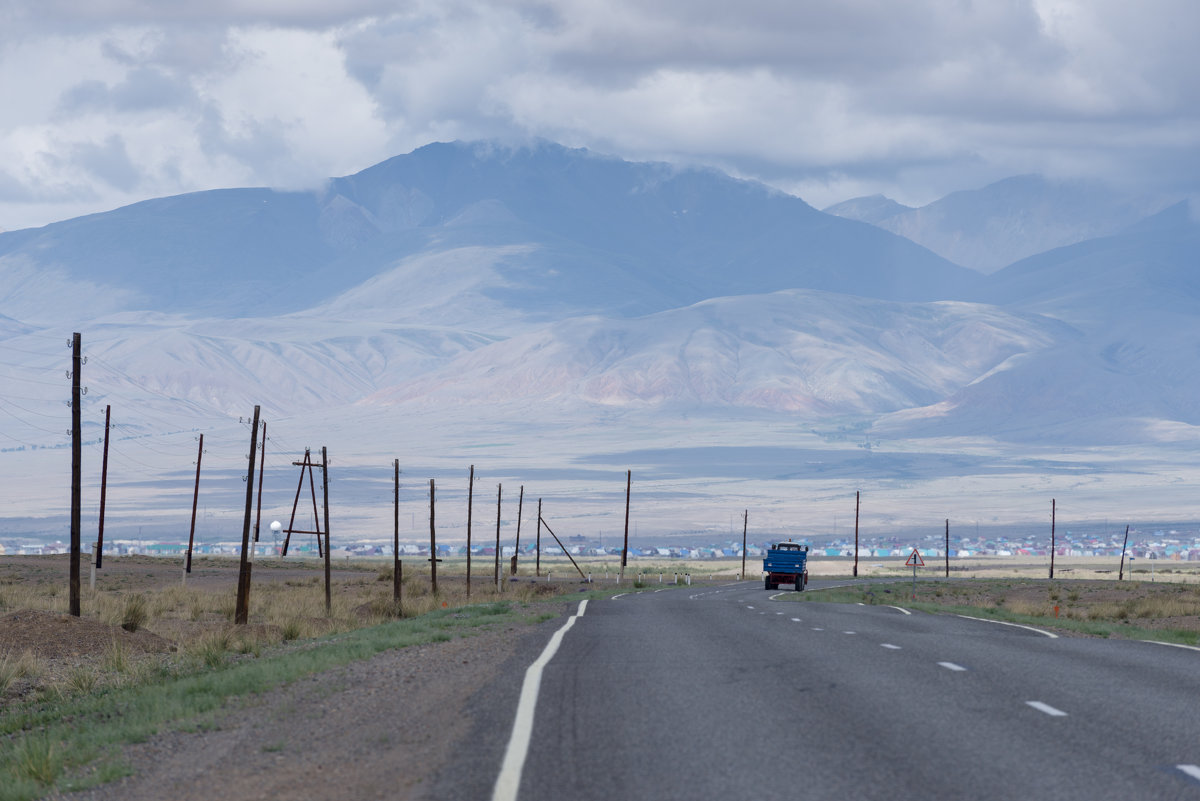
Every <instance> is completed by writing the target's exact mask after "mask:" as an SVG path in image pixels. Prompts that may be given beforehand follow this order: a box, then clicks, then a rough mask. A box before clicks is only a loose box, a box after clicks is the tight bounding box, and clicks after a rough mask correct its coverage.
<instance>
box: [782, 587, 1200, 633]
mask: <svg viewBox="0 0 1200 801" xmlns="http://www.w3.org/2000/svg"><path fill="white" fill-rule="evenodd" d="M861 586H862V587H864V588H865V589H860V588H859V587H837V588H834V589H828V590H806V591H804V592H797V593H788V594H786V595H784V596H783V597H781V598H780V599H779V600H784V601H811V602H817V603H840V604H866V605H868V606H889V605H894V606H903V607H904V608H905V609H915V610H919V611H921V612H928V613H930V614H934V615H939V614H951V615H971V616H973V617H982V618H987V619H988V620H1003V621H1006V622H1009V623H1021V624H1023V625H1026V626H1041V627H1043V628H1047V627H1049V628H1056V629H1063V630H1066V631H1074V632H1077V633H1079V634H1087V635H1090V636H1093V637H1118V638H1122V639H1128V640H1159V641H1161V642H1171V643H1177V644H1179V645H1200V634H1198V633H1197V632H1194V631H1188V630H1186V629H1149V628H1143V627H1140V626H1133V625H1130V624H1127V623H1113V622H1109V621H1105V620H1075V619H1071V618H1066V617H1060V618H1046V617H1040V616H1036V615H1021V614H1017V613H1015V612H1010V611H1008V610H1006V609H1004V608H1003V607H996V606H982V605H981V606H971V605H967V604H937V603H928V602H924V601H913V600H908V596H907V595H906V594H905V593H904V592H893V593H890V594H886V593H883V592H882V591H879V592H875V591H874V589H875V588H877V587H878V585H861Z"/></svg>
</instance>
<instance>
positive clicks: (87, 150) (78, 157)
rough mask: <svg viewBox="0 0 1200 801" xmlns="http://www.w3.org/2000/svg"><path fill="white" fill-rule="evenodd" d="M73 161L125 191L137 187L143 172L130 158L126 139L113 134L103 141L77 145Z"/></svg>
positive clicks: (91, 173) (100, 178)
mask: <svg viewBox="0 0 1200 801" xmlns="http://www.w3.org/2000/svg"><path fill="white" fill-rule="evenodd" d="M71 163H72V164H74V165H76V166H78V167H81V168H82V169H84V170H86V171H87V172H88V173H89V174H90V175H92V176H93V177H95V178H96V179H98V180H99V181H102V182H103V183H104V184H106V185H107V186H110V187H112V188H114V189H118V190H121V191H124V192H128V191H129V190H131V189H133V188H134V187H136V186H137V185H138V183H139V181H140V179H141V173H140V171H139V170H138V168H137V167H136V166H134V163H133V161H132V160H130V158H129V151H128V150H126V148H125V140H124V139H122V138H121V137H120V136H117V135H116V134H113V135H111V136H109V137H108V138H106V139H105V140H104V141H103V142H87V143H82V144H78V145H75V147H74V148H73V151H72V154H71Z"/></svg>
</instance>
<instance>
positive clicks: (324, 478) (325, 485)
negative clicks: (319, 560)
mask: <svg viewBox="0 0 1200 801" xmlns="http://www.w3.org/2000/svg"><path fill="white" fill-rule="evenodd" d="M321 490H322V492H323V493H324V497H323V498H322V501H323V502H324V504H325V614H327V615H328V614H330V613H331V612H333V595H332V594H331V591H330V588H329V549H330V548H331V547H333V546H332V545H331V544H330V542H329V456H328V454H326V453H325V446H324V445H322V446H321Z"/></svg>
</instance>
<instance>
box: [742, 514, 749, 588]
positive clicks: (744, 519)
mask: <svg viewBox="0 0 1200 801" xmlns="http://www.w3.org/2000/svg"><path fill="white" fill-rule="evenodd" d="M749 524H750V510H749V509H745V510H743V511H742V581H745V580H746V527H747V526H748V525H749Z"/></svg>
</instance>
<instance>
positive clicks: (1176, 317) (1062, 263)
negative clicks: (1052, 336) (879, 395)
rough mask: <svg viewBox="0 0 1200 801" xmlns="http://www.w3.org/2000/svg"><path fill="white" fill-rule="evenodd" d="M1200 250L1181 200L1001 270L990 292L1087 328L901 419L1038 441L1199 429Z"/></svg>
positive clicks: (1170, 435) (989, 297)
mask: <svg viewBox="0 0 1200 801" xmlns="http://www.w3.org/2000/svg"><path fill="white" fill-rule="evenodd" d="M1198 257H1200V225H1198V224H1197V223H1196V222H1194V221H1193V220H1192V218H1191V215H1190V214H1189V211H1188V208H1187V205H1186V204H1179V205H1177V206H1174V207H1172V208H1170V209H1167V210H1166V211H1164V212H1162V213H1160V214H1159V215H1156V216H1155V217H1154V218H1151V219H1149V220H1146V221H1144V222H1142V223H1140V224H1138V225H1137V226H1134V227H1133V228H1131V229H1129V230H1128V231H1126V232H1125V233H1122V234H1120V235H1116V236H1111V237H1106V238H1103V239H1097V240H1092V241H1089V242H1083V243H1080V244H1077V245H1072V246H1069V247H1064V248H1059V249H1057V250H1054V251H1050V252H1048V253H1044V254H1040V255H1038V256H1035V257H1032V258H1029V259H1025V260H1023V261H1021V262H1018V263H1016V264H1013V265H1011V266H1009V267H1007V268H1005V269H1004V270H1001V271H1000V272H998V273H996V274H994V275H992V276H990V277H989V281H988V283H987V288H986V289H985V291H984V293H983V296H982V299H983V300H986V301H988V302H990V303H995V304H997V305H1002V306H1005V307H1007V308H1011V309H1023V310H1032V311H1036V312H1039V313H1041V314H1045V315H1048V316H1051V317H1056V318H1059V319H1062V320H1064V321H1066V322H1068V323H1070V324H1071V325H1072V326H1073V327H1075V328H1076V329H1077V330H1078V332H1079V335H1078V336H1074V337H1067V338H1063V339H1061V340H1060V341H1059V342H1058V343H1057V344H1056V345H1055V346H1054V347H1051V348H1047V349H1045V350H1043V351H1041V352H1040V353H1038V354H1036V355H1033V356H1030V357H1028V358H1027V359H1024V360H1020V361H1017V362H1014V363H1013V364H1011V365H1008V369H1005V370H1002V371H998V372H997V373H995V374H993V375H991V376H988V377H987V378H986V379H984V380H981V381H979V382H977V383H975V384H973V385H971V386H969V387H966V388H964V389H963V390H962V391H961V392H959V393H957V394H956V395H954V396H953V397H951V398H949V399H948V400H947V401H946V402H945V403H944V404H941V405H940V406H938V407H937V408H934V409H927V410H918V411H914V412H912V413H911V414H902V415H899V418H904V419H909V420H912V421H921V422H920V424H919V425H918V426H917V427H916V428H913V429H909V430H911V431H913V432H931V431H935V430H936V431H938V432H954V433H979V432H983V431H990V432H994V433H996V434H998V435H1001V436H1005V437H1009V438H1013V437H1017V438H1024V439H1031V440H1041V439H1044V438H1046V437H1049V436H1053V437H1057V438H1063V439H1065V440H1067V441H1072V442H1094V443H1099V442H1108V443H1112V442H1140V441H1147V440H1150V441H1153V440H1156V439H1165V440H1173V439H1177V438H1179V437H1181V436H1185V437H1187V438H1196V437H1200V428H1196V429H1192V428H1191V427H1200V269H1197V265H1198V264H1200V262H1198ZM891 424H893V425H898V424H899V420H898V419H896V420H892V421H891ZM1189 430H1190V433H1189Z"/></svg>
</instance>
